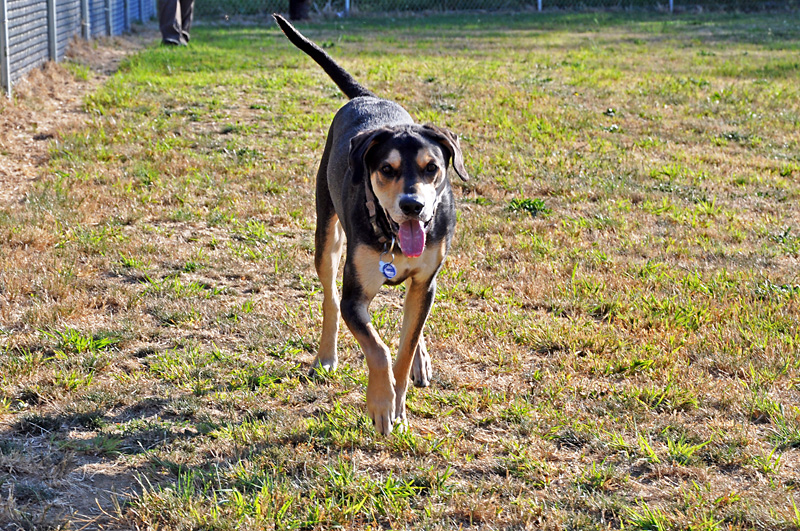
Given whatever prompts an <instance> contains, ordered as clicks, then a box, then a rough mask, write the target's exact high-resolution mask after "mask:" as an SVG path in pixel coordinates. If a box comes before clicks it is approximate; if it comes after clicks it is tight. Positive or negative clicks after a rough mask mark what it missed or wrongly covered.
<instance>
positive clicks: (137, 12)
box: [128, 0, 142, 22]
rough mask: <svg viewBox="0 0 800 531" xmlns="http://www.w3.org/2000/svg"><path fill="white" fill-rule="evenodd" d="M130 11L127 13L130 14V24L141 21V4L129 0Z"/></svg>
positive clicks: (134, 0)
mask: <svg viewBox="0 0 800 531" xmlns="http://www.w3.org/2000/svg"><path fill="white" fill-rule="evenodd" d="M129 3H130V9H128V12H129V13H130V14H131V16H130V19H129V20H130V21H131V22H139V21H141V20H142V4H141V2H139V0H129Z"/></svg>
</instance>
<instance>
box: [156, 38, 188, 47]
mask: <svg viewBox="0 0 800 531" xmlns="http://www.w3.org/2000/svg"><path fill="white" fill-rule="evenodd" d="M161 45H162V46H186V43H185V42H183V41H181V40H178V39H173V38H171V37H170V38H169V39H163V40H162V41H161Z"/></svg>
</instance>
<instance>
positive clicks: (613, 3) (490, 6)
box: [195, 0, 800, 17]
mask: <svg viewBox="0 0 800 531" xmlns="http://www.w3.org/2000/svg"><path fill="white" fill-rule="evenodd" d="M288 6H289V1H288V0H205V1H203V0H197V2H196V5H195V13H196V14H197V16H199V17H219V16H225V15H228V16H232V15H268V14H270V13H274V12H286V11H287V10H288ZM798 7H800V0H317V1H316V2H312V7H311V10H310V11H311V12H312V13H314V12H316V13H320V14H338V15H347V14H358V13H397V12H414V11H439V12H445V11H510V10H518V11H579V10H592V9H613V10H647V11H662V12H687V11H701V10H705V11H719V10H729V11H770V10H786V9H798Z"/></svg>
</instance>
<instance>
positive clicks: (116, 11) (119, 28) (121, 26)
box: [111, 0, 127, 35]
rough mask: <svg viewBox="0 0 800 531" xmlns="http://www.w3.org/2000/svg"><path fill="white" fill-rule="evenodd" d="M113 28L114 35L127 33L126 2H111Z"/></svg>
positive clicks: (114, 0)
mask: <svg viewBox="0 0 800 531" xmlns="http://www.w3.org/2000/svg"><path fill="white" fill-rule="evenodd" d="M111 28H112V32H111V33H112V34H114V35H120V34H122V33H124V32H125V30H126V29H127V28H125V0H111Z"/></svg>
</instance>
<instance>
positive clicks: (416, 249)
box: [397, 219, 425, 258]
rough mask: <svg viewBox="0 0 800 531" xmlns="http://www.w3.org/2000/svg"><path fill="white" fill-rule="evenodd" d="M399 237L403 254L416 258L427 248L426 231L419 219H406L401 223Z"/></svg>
mask: <svg viewBox="0 0 800 531" xmlns="http://www.w3.org/2000/svg"><path fill="white" fill-rule="evenodd" d="M397 239H398V240H400V249H401V250H402V251H403V254H404V255H406V256H408V257H409V258H415V257H417V256H419V255H421V254H422V251H424V250H425V231H424V230H422V223H420V222H419V220H416V219H414V220H411V221H406V222H405V223H403V224H402V225H400V230H399V231H397Z"/></svg>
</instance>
